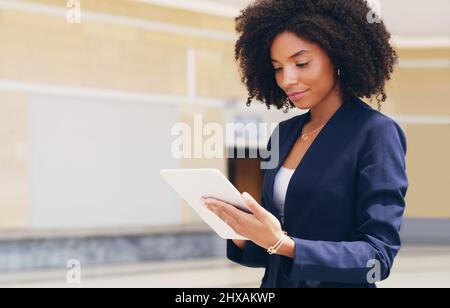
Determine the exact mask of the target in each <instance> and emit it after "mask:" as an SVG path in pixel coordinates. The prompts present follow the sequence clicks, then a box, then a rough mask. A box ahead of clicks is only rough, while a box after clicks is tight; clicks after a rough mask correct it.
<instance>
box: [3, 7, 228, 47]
mask: <svg viewBox="0 0 450 308" xmlns="http://www.w3.org/2000/svg"><path fill="white" fill-rule="evenodd" d="M0 8H6V9H10V10H17V11H22V12H30V13H39V14H45V15H50V16H60V17H61V21H62V22H63V23H66V15H67V12H68V9H67V8H66V7H65V6H54V5H48V4H38V3H29V2H23V1H17V0H12V1H11V0H0ZM84 20H87V21H94V22H100V23H107V24H113V25H121V26H128V27H130V28H138V29H144V30H151V31H159V32H167V33H172V34H177V35H186V36H193V37H199V38H205V39H210V40H218V41H229V42H234V41H235V40H236V36H235V35H234V34H232V33H226V32H220V31H214V30H204V29H200V28H195V27H189V26H180V25H175V24H170V23H164V22H159V21H151V20H148V19H139V18H132V17H125V16H119V15H112V14H106V13H98V12H93V11H88V10H85V9H83V8H81V23H83V21H84Z"/></svg>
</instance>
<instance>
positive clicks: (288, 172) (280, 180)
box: [273, 166, 295, 222]
mask: <svg viewBox="0 0 450 308" xmlns="http://www.w3.org/2000/svg"><path fill="white" fill-rule="evenodd" d="M294 172H295V169H289V168H286V167H284V166H281V168H280V170H278V172H277V174H276V175H275V182H274V184H273V202H274V205H275V207H276V208H277V210H278V213H279V214H280V217H281V221H282V222H284V203H285V200H286V193H287V189H288V186H289V182H290V181H291V178H292V175H293V174H294Z"/></svg>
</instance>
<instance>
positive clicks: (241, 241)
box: [233, 240, 247, 249]
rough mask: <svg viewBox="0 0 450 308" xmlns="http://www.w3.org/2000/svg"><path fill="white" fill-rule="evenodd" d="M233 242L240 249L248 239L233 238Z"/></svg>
mask: <svg viewBox="0 0 450 308" xmlns="http://www.w3.org/2000/svg"><path fill="white" fill-rule="evenodd" d="M233 243H234V244H235V245H236V246H237V247H239V248H240V249H244V248H245V244H246V243H247V241H246V240H233Z"/></svg>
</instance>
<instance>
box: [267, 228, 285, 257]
mask: <svg viewBox="0 0 450 308" xmlns="http://www.w3.org/2000/svg"><path fill="white" fill-rule="evenodd" d="M286 237H287V232H286V231H283V236H281V238H280V239H279V240H278V242H277V243H276V244H275V245H273V246H272V247H269V249H267V253H268V254H269V255H273V254H276V253H277V252H278V249H280V247H281V246H282V245H283V243H284V240H285V239H286Z"/></svg>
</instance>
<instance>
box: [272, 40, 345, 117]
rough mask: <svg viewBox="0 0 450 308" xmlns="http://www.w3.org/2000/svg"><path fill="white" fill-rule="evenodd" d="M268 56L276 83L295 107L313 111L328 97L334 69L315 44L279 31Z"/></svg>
mask: <svg viewBox="0 0 450 308" xmlns="http://www.w3.org/2000/svg"><path fill="white" fill-rule="evenodd" d="M270 54H271V58H272V64H273V67H274V69H275V79H276V81H277V84H278V86H279V87H280V88H281V89H283V91H284V92H285V93H286V94H287V95H288V96H289V99H290V100H291V102H292V103H294V105H295V106H296V107H297V108H300V109H311V108H314V107H315V106H317V105H318V104H320V103H321V102H323V101H324V100H326V99H327V98H328V97H329V96H330V95H331V93H332V90H333V88H334V87H335V85H336V70H335V68H334V65H333V63H332V62H331V59H330V58H329V57H328V55H327V54H326V53H325V51H323V50H322V49H321V48H320V47H319V45H317V44H314V43H310V42H308V41H306V40H304V39H302V38H300V37H298V36H297V35H296V34H294V33H291V32H282V33H280V34H278V35H277V36H276V37H275V39H274V41H273V43H272V46H271V50H270Z"/></svg>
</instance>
